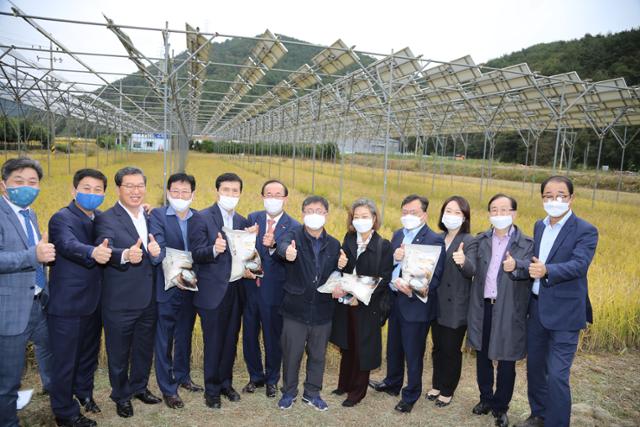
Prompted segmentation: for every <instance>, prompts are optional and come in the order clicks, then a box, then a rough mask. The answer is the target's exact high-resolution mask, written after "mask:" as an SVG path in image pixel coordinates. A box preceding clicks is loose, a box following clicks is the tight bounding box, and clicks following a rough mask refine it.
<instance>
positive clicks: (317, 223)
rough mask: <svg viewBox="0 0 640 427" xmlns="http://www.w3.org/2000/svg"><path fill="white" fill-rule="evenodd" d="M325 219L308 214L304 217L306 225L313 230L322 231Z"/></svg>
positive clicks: (317, 215)
mask: <svg viewBox="0 0 640 427" xmlns="http://www.w3.org/2000/svg"><path fill="white" fill-rule="evenodd" d="M324 221H325V217H324V215H320V214H308V215H305V216H304V225H306V226H307V227H309V228H310V229H312V230H314V231H315V230H320V229H321V228H322V226H323V225H324Z"/></svg>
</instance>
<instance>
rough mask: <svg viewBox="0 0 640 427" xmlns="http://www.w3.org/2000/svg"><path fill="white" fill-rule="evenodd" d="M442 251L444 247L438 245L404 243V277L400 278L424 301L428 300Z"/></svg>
mask: <svg viewBox="0 0 640 427" xmlns="http://www.w3.org/2000/svg"><path fill="white" fill-rule="evenodd" d="M441 252H442V247H441V246H436V245H415V244H409V245H404V258H403V259H402V277H400V278H399V280H401V281H402V282H404V283H405V284H408V285H409V287H410V288H411V289H413V293H414V295H416V296H417V297H418V298H419V299H420V300H421V301H422V302H427V298H428V297H427V295H428V293H429V283H430V282H431V278H432V277H433V272H434V271H435V269H436V266H437V265H438V259H439V258H440V253H441Z"/></svg>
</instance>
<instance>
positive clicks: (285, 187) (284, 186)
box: [260, 179, 289, 197]
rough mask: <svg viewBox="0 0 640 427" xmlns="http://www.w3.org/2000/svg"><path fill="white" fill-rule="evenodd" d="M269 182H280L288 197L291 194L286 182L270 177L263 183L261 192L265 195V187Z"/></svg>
mask: <svg viewBox="0 0 640 427" xmlns="http://www.w3.org/2000/svg"><path fill="white" fill-rule="evenodd" d="M269 184H280V185H282V188H284V196H285V197H287V196H288V195H289V189H288V188H287V186H286V185H284V182H282V181H280V180H279V179H270V180H269V181H267V182H265V183H264V184H262V190H260V194H262V195H263V196H264V189H265V188H266V187H267V185H269Z"/></svg>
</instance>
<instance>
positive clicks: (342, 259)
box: [338, 249, 349, 270]
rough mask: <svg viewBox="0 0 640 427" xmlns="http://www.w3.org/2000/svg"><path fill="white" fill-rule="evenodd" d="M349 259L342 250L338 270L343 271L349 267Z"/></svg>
mask: <svg viewBox="0 0 640 427" xmlns="http://www.w3.org/2000/svg"><path fill="white" fill-rule="evenodd" d="M348 261H349V259H348V258H347V254H345V253H344V251H343V250H342V249H340V258H338V268H339V269H340V270H342V269H343V268H345V267H346V266H347V262H348Z"/></svg>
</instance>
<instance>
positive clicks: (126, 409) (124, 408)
mask: <svg viewBox="0 0 640 427" xmlns="http://www.w3.org/2000/svg"><path fill="white" fill-rule="evenodd" d="M116 412H117V413H118V416H119V417H122V418H129V417H133V406H132V405H131V401H130V400H127V401H125V402H122V403H116Z"/></svg>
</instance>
